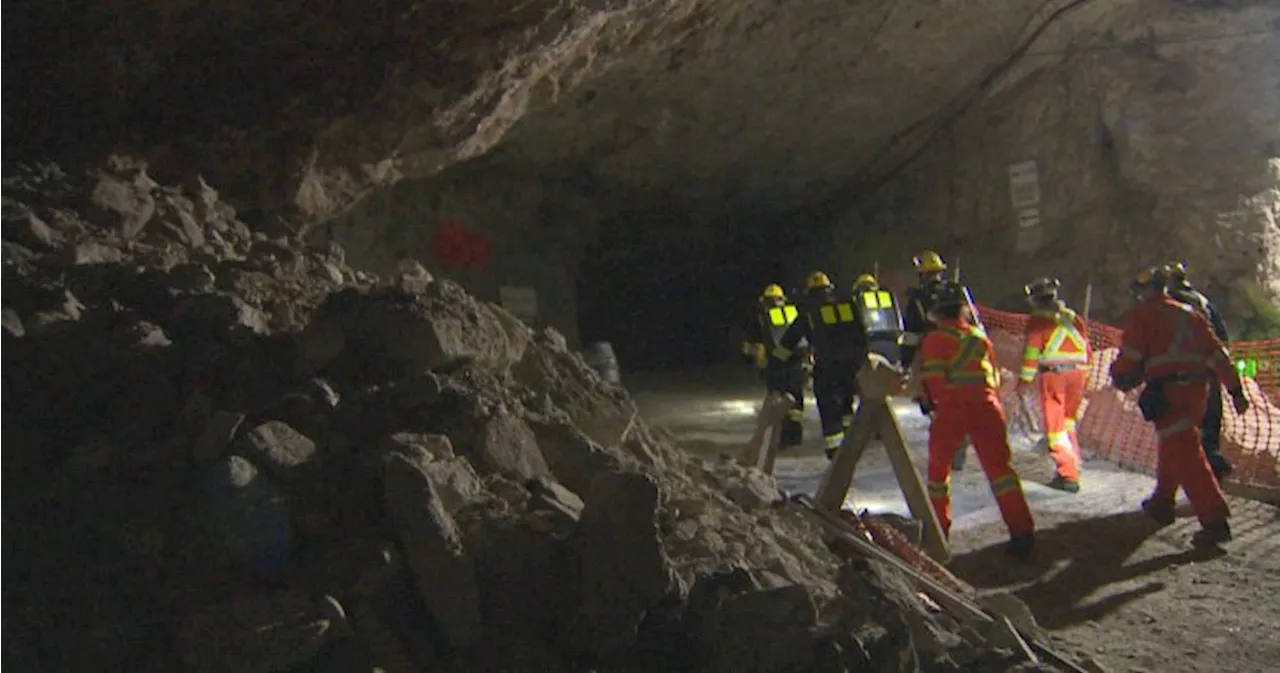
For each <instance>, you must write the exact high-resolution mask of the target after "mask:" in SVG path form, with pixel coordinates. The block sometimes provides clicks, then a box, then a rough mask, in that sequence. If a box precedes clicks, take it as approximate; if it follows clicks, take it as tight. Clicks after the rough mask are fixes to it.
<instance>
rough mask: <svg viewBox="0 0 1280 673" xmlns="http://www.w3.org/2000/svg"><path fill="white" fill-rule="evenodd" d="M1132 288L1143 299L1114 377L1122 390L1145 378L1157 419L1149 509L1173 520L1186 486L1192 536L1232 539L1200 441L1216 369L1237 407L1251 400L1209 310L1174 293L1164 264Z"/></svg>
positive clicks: (1151, 415)
mask: <svg viewBox="0 0 1280 673" xmlns="http://www.w3.org/2000/svg"><path fill="white" fill-rule="evenodd" d="M1132 290H1133V294H1134V298H1135V299H1136V300H1137V304H1136V305H1135V306H1134V307H1133V309H1131V310H1130V311H1129V316H1128V318H1127V320H1126V322H1125V326H1124V334H1123V335H1122V336H1121V341H1120V344H1121V345H1120V355H1119V357H1117V358H1116V361H1115V362H1114V363H1112V365H1111V381H1112V384H1113V385H1114V386H1115V387H1116V388H1117V389H1119V390H1122V391H1128V390H1133V389H1135V388H1137V387H1138V386H1139V385H1140V384H1142V383H1145V384H1146V387H1145V388H1144V389H1143V391H1142V394H1141V395H1140V396H1139V397H1138V408H1139V409H1140V410H1141V411H1142V417H1143V418H1144V419H1146V420H1147V421H1150V422H1152V423H1154V424H1155V426H1156V438H1157V440H1156V441H1157V445H1156V485H1155V489H1154V490H1153V492H1152V494H1151V497H1149V498H1147V499H1146V500H1144V501H1142V509H1143V511H1145V512H1146V513H1147V515H1148V516H1150V517H1151V518H1152V519H1155V520H1156V522H1158V523H1159V524H1161V525H1169V524H1172V523H1173V521H1174V511H1173V503H1174V496H1175V495H1176V494H1177V490H1178V487H1179V486H1181V487H1182V490H1183V491H1185V492H1186V494H1187V499H1188V500H1190V501H1191V507H1192V508H1193V509H1194V510H1195V513H1196V517H1197V518H1198V519H1199V520H1200V526H1201V528H1200V530H1198V531H1196V533H1195V535H1194V536H1192V538H1191V543H1192V544H1193V545H1195V546H1197V547H1207V546H1214V545H1218V544H1221V543H1223V542H1226V541H1228V540H1230V539H1231V526H1230V525H1229V524H1228V523H1227V519H1228V518H1230V516H1231V511H1230V509H1229V508H1228V506H1227V501H1226V499H1225V498H1224V497H1223V495H1222V489H1221V488H1220V487H1219V485H1218V482H1217V480H1215V479H1214V478H1213V470H1211V469H1210V468H1209V461H1208V459H1207V458H1205V456H1204V449H1203V448H1202V447H1201V446H1200V427H1199V426H1200V421H1201V419H1202V418H1203V417H1204V410H1205V405H1206V404H1207V402H1208V399H1209V376H1210V372H1211V371H1212V372H1213V373H1215V374H1217V376H1218V380H1219V381H1222V382H1223V383H1225V384H1226V386H1227V392H1229V393H1230V394H1231V401H1232V404H1233V406H1234V407H1235V410H1236V412H1237V413H1241V414H1243V413H1244V412H1245V411H1246V410H1248V408H1249V401H1248V400H1247V399H1246V398H1245V396H1244V389H1243V387H1242V386H1241V384H1240V377H1239V376H1238V375H1237V374H1236V371H1235V369H1233V368H1232V367H1231V362H1230V360H1229V358H1228V357H1227V349H1226V347H1225V346H1223V344H1222V341H1220V340H1219V339H1218V337H1217V336H1215V335H1214V333H1213V329H1212V328H1211V327H1210V326H1209V322H1208V321H1207V320H1205V319H1204V317H1203V316H1201V315H1200V314H1199V313H1197V312H1195V311H1194V310H1192V309H1191V308H1190V307H1188V306H1186V305H1185V304H1181V303H1178V302H1176V301H1174V300H1173V299H1172V298H1171V297H1169V295H1168V294H1167V291H1166V289H1165V279H1164V278H1163V277H1162V273H1161V270H1160V269H1159V268H1158V267H1154V268H1148V269H1143V270H1142V271H1140V272H1139V273H1138V274H1137V276H1136V277H1135V278H1134V280H1133V284H1132Z"/></svg>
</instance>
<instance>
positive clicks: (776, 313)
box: [760, 304, 800, 350]
mask: <svg viewBox="0 0 1280 673" xmlns="http://www.w3.org/2000/svg"><path fill="white" fill-rule="evenodd" d="M799 313H800V311H799V309H797V308H796V306H795V304H783V305H781V306H769V307H767V308H764V307H762V309H761V311H760V324H761V326H762V327H764V329H763V330H762V331H763V332H764V335H765V336H767V337H769V338H770V342H769V343H767V344H765V346H766V347H767V348H768V349H769V350H773V348H774V347H775V346H777V345H778V344H779V343H781V341H782V335H783V334H784V333H785V332H786V331H787V326H789V325H790V324H791V323H793V322H795V320H796V316H797V315H799Z"/></svg>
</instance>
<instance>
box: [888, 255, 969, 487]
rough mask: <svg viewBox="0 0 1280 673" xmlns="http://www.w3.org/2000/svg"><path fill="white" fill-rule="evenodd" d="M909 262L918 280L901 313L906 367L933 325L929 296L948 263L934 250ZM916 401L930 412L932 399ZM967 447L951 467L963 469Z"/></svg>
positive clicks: (931, 412)
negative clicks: (930, 316)
mask: <svg viewBox="0 0 1280 673" xmlns="http://www.w3.org/2000/svg"><path fill="white" fill-rule="evenodd" d="M911 262H912V264H914V265H915V268H916V278H917V284H916V285H915V286H913V287H910V288H908V289H907V296H906V303H905V307H906V308H905V311H904V313H903V314H902V330H903V333H902V341H901V346H900V348H899V350H900V356H901V362H902V366H903V368H905V369H910V368H911V366H912V364H913V363H914V362H915V357H916V351H917V350H918V349H919V347H920V342H921V340H922V339H924V335H925V334H926V333H927V332H929V330H931V329H933V322H932V321H930V320H929V308H930V306H929V297H930V295H931V293H932V292H933V291H934V289H936V287H937V286H938V285H939V284H941V283H943V282H944V280H943V278H942V274H943V272H945V271H946V270H947V263H946V262H945V261H943V259H942V255H939V254H938V253H936V252H934V251H933V250H924V251H922V252H921V253H920V254H919V255H917V256H916V257H915V258H913V259H912V260H911ZM917 403H918V404H919V405H920V413H922V414H924V415H925V416H929V417H932V416H933V403H932V402H931V401H930V400H929V399H928V397H927V396H925V397H922V398H920V399H919V400H917ZM966 447H967V444H966V446H962V447H961V448H960V449H958V450H956V453H955V458H954V459H953V462H952V464H951V468H952V469H953V470H962V469H964V461H965V452H966Z"/></svg>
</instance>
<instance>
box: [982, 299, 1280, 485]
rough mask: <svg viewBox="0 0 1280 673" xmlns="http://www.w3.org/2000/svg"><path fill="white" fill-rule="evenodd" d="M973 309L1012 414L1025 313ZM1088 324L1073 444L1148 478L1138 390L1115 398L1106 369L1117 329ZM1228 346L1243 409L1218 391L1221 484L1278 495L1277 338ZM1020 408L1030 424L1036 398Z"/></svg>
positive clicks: (1150, 436) (1150, 457)
mask: <svg viewBox="0 0 1280 673" xmlns="http://www.w3.org/2000/svg"><path fill="white" fill-rule="evenodd" d="M978 312H979V314H980V315H981V318H982V322H983V324H984V326H985V327H986V329H987V333H988V334H989V335H990V337H991V341H992V343H993V344H994V345H995V349H996V359H997V361H998V362H999V364H1000V366H1001V369H1002V370H1003V373H1002V376H1003V381H1002V387H1001V398H1002V399H1003V400H1004V404H1005V409H1006V410H1008V412H1009V413H1010V415H1011V416H1016V415H1017V412H1016V409H1017V407H1016V406H1015V405H1020V404H1021V402H1020V401H1019V400H1018V399H1017V396H1016V395H1015V394H1014V385H1015V384H1016V382H1017V374H1016V373H1015V371H1016V370H1017V369H1018V367H1019V366H1020V364H1021V362H1022V345H1023V333H1024V331H1025V329H1026V326H1027V317H1028V316H1027V315H1026V314H1022V313H1009V312H1006V311H998V310H996V309H992V308H988V307H985V306H980V307H978ZM1088 327H1089V341H1090V343H1091V344H1092V345H1093V358H1092V359H1091V360H1090V362H1089V383H1088V392H1087V393H1086V396H1085V403H1084V406H1083V408H1082V409H1081V413H1080V415H1079V417H1078V421H1077V423H1078V424H1077V432H1078V433H1079V436H1080V444H1081V446H1082V448H1083V449H1084V450H1085V451H1086V452H1089V451H1091V452H1093V453H1094V454H1095V455H1096V456H1097V457H1098V458H1101V459H1103V460H1106V461H1109V462H1112V463H1115V464H1117V465H1119V466H1122V467H1125V468H1127V469H1131V470H1135V471H1139V472H1145V473H1147V474H1155V469H1156V450H1155V447H1156V436H1155V429H1154V428H1153V426H1152V425H1151V424H1150V423H1148V422H1146V421H1144V420H1142V414H1141V413H1140V412H1139V411H1138V403H1137V401H1138V393H1139V392H1140V390H1141V389H1140V388H1139V390H1134V391H1130V392H1128V393H1121V392H1120V391H1118V390H1116V389H1115V388H1113V387H1111V378H1110V375H1109V374H1108V371H1109V369H1110V367H1111V363H1112V362H1113V361H1115V359H1116V354H1117V352H1118V348H1119V345H1120V334H1121V331H1120V330H1119V329H1117V328H1115V327H1112V326H1110V325H1106V324H1103V323H1100V322H1097V321H1090V322H1089V323H1088ZM1228 345H1229V347H1230V350H1231V357H1232V362H1233V363H1234V364H1235V367H1236V371H1238V372H1240V375H1241V379H1242V380H1243V381H1244V388H1245V394H1246V395H1247V396H1248V398H1249V402H1250V408H1249V410H1248V411H1247V412H1245V413H1244V414H1243V415H1239V414H1236V412H1235V409H1233V408H1232V406H1231V398H1230V397H1229V396H1227V395H1226V394H1225V392H1224V394H1223V410H1222V442H1221V449H1222V454H1223V456H1224V457H1226V459H1227V460H1228V461H1230V462H1231V464H1232V465H1233V466H1234V467H1235V470H1234V471H1232V472H1231V474H1230V475H1229V476H1228V477H1227V479H1226V484H1227V485H1230V484H1237V485H1240V486H1243V487H1246V488H1249V489H1254V490H1260V491H1263V492H1266V494H1267V495H1268V496H1280V340H1277V341H1236V342H1232V343H1230V344H1228ZM1027 407H1028V408H1029V410H1030V411H1031V415H1032V417H1033V419H1034V420H1033V422H1034V423H1035V424H1036V425H1037V426H1038V425H1039V423H1040V421H1039V411H1038V409H1039V404H1038V401H1035V400H1032V401H1031V402H1030V404H1028V405H1027ZM1033 430H1035V429H1033Z"/></svg>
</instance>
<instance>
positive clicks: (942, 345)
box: [920, 319, 1035, 537]
mask: <svg viewBox="0 0 1280 673" xmlns="http://www.w3.org/2000/svg"><path fill="white" fill-rule="evenodd" d="M920 358H921V365H920V379H921V381H922V383H923V384H924V386H925V389H926V391H927V392H928V394H929V397H930V399H932V400H933V402H934V404H935V405H937V410H936V413H935V414H934V417H933V422H932V423H931V424H930V426H929V470H928V472H929V474H928V477H929V500H930V501H931V502H932V503H933V509H934V511H935V512H937V514H938V522H939V523H940V524H941V525H942V530H943V532H944V533H947V534H949V533H950V530H951V459H952V457H953V456H954V454H955V452H956V450H957V449H959V448H960V446H961V445H962V444H963V442H964V438H965V436H966V435H968V437H969V438H970V439H971V440H973V448H974V451H975V452H976V453H977V454H978V462H979V463H981V464H982V470H983V472H985V473H986V475H987V481H988V482H989V483H990V484H991V492H992V494H993V495H995V498H996V504H997V505H998V506H999V508H1000V515H1001V516H1002V517H1003V518H1004V522H1005V526H1007V527H1008V529H1009V535H1010V537H1017V536H1020V535H1026V534H1029V533H1031V532H1032V531H1033V530H1034V529H1035V522H1034V520H1033V519H1032V518H1031V510H1030V508H1029V507H1028V506H1027V499H1026V497H1025V496H1024V495H1023V493H1022V483H1021V482H1020V481H1019V480H1018V474H1017V473H1016V472H1014V470H1013V466H1012V465H1011V459H1012V454H1011V452H1010V451H1009V435H1008V431H1007V430H1006V428H1005V415H1004V408H1003V407H1002V406H1001V405H1000V397H999V388H1000V386H999V380H998V374H997V369H996V365H995V357H994V349H993V348H992V346H991V341H990V340H988V339H987V337H986V336H984V335H983V334H982V332H981V331H980V330H978V329H977V328H976V327H974V326H972V325H970V324H968V323H967V322H962V321H960V320H954V319H953V320H942V321H940V322H939V323H938V327H937V329H935V330H933V331H931V332H928V333H927V334H925V336H924V339H923V340H922V341H921V344H920Z"/></svg>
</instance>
